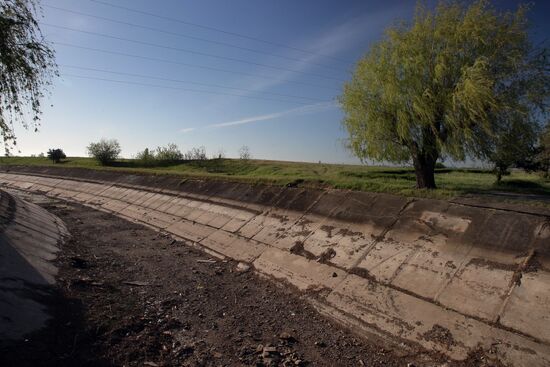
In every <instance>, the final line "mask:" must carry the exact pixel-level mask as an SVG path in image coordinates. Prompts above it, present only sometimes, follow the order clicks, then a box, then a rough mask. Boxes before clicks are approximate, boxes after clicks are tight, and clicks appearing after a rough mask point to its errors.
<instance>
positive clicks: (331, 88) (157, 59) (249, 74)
mask: <svg viewBox="0 0 550 367" xmlns="http://www.w3.org/2000/svg"><path fill="white" fill-rule="evenodd" d="M53 43H54V44H56V45H60V46H66V47H72V48H78V49H81V50H88V51H94V52H101V53H104V54H110V55H118V56H125V57H132V58H136V59H141V60H149V61H155V62H163V63H167V64H174V65H181V66H187V67H192V68H197V69H204V70H211V71H219V72H223V73H229V74H237V75H244V76H251V77H255V78H264V79H270V80H277V81H283V80H281V79H280V78H276V77H273V76H268V75H262V74H253V73H246V72H242V71H234V70H228V69H222V68H215V67H210V66H203V65H197V64H190V63H186V62H180V61H173V60H167V59H160V58H156V57H150V56H142V55H135V54H129V53H125V52H118V51H110V50H103V49H99V48H93V47H86V46H80V45H75V44H72V43H66V42H56V41H55V42H53ZM284 82H285V83H290V84H298V85H304V86H309V87H315V88H321V89H328V90H332V91H334V90H335V88H334V87H327V86H324V85H318V84H313V83H306V82H297V81H289V80H284Z"/></svg>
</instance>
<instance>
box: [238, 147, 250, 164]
mask: <svg viewBox="0 0 550 367" xmlns="http://www.w3.org/2000/svg"><path fill="white" fill-rule="evenodd" d="M239 158H240V159H242V160H245V161H247V160H249V159H251V158H252V154H250V148H249V147H248V146H247V145H243V146H242V147H241V149H239Z"/></svg>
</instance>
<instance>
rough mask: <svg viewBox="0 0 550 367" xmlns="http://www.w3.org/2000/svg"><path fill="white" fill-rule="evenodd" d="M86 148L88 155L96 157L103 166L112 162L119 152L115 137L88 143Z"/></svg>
mask: <svg viewBox="0 0 550 367" xmlns="http://www.w3.org/2000/svg"><path fill="white" fill-rule="evenodd" d="M86 149H87V150H88V155H89V156H90V157H93V158H95V159H97V160H98V161H99V163H101V164H102V165H104V166H106V165H109V164H111V163H113V162H114V161H115V160H116V159H117V158H118V156H119V154H120V152H121V149H120V144H119V143H118V141H117V140H116V139H110V140H106V139H101V140H100V141H99V142H97V143H90V145H88V147H87V148H86Z"/></svg>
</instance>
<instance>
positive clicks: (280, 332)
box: [0, 202, 484, 367]
mask: <svg viewBox="0 0 550 367" xmlns="http://www.w3.org/2000/svg"><path fill="white" fill-rule="evenodd" d="M43 206H45V207H46V208H47V209H48V210H50V211H52V212H53V213H54V214H56V215H58V216H59V217H60V218H61V219H63V220H64V221H65V223H66V225H67V228H68V229H69V231H70V232H71V234H72V237H71V238H70V239H68V240H67V241H66V243H65V244H63V245H62V248H61V252H60V256H59V258H58V260H57V264H58V266H59V269H60V270H59V276H58V289H56V290H55V291H53V292H52V296H51V297H50V299H49V300H48V301H47V302H48V303H47V305H48V308H49V311H50V312H51V313H52V315H53V318H52V321H51V322H50V324H49V325H48V327H47V328H45V329H44V330H42V331H40V332H37V333H35V334H33V335H30V336H29V337H28V338H27V339H26V340H25V341H22V342H20V343H17V344H13V345H10V346H8V347H6V348H4V350H0V366H18V367H20V366H21V367H22V366H241V365H247V366H249V365H250V366H454V365H456V364H455V363H449V362H446V361H445V359H444V358H442V357H440V356H438V355H433V354H430V353H427V352H424V351H421V350H415V349H413V350H410V349H405V348H403V349H402V350H397V349H396V348H390V347H388V346H384V345H382V344H380V343H379V342H376V341H374V340H371V341H368V340H363V339H360V338H358V337H356V336H354V334H352V333H351V332H349V331H347V330H346V329H345V328H343V327H341V326H339V325H336V324H334V323H333V322H331V321H329V320H328V319H326V318H324V317H322V316H320V315H319V314H318V313H317V312H316V311H315V310H314V309H313V308H312V307H311V306H310V305H309V304H308V303H307V302H306V301H304V300H303V299H302V298H300V296H299V295H298V293H296V292H294V291H293V290H292V289H291V288H290V287H287V288H285V287H280V286H277V285H276V284H275V283H274V282H272V281H270V280H268V279H264V278H260V277H259V276H258V275H255V274H254V272H252V271H242V270H246V269H239V267H238V266H237V265H238V264H237V263H235V262H233V261H222V260H219V259H215V258H212V257H211V256H208V255H207V254H205V253H203V252H201V251H199V250H198V249H195V248H194V247H192V246H189V245H188V244H185V243H183V242H179V241H175V240H173V239H172V238H170V237H169V236H167V235H164V234H162V233H158V232H156V231H153V230H150V229H148V228H145V227H143V226H140V225H138V224H134V223H131V222H128V221H125V220H122V219H120V218H117V217H115V216H113V215H110V214H106V213H103V212H100V211H96V210H92V209H89V208H86V207H82V206H79V205H73V204H66V203H63V202H52V203H49V204H43ZM460 365H471V366H479V365H484V362H483V356H481V355H473V356H472V357H471V358H470V359H469V360H468V361H466V362H464V363H461V364H460Z"/></svg>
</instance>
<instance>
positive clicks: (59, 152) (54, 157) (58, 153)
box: [48, 148, 67, 163]
mask: <svg viewBox="0 0 550 367" xmlns="http://www.w3.org/2000/svg"><path fill="white" fill-rule="evenodd" d="M65 158H67V156H66V155H65V153H64V152H63V149H59V148H57V149H50V150H48V159H51V161H52V162H53V163H59V162H60V161H61V160H62V159H65Z"/></svg>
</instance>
